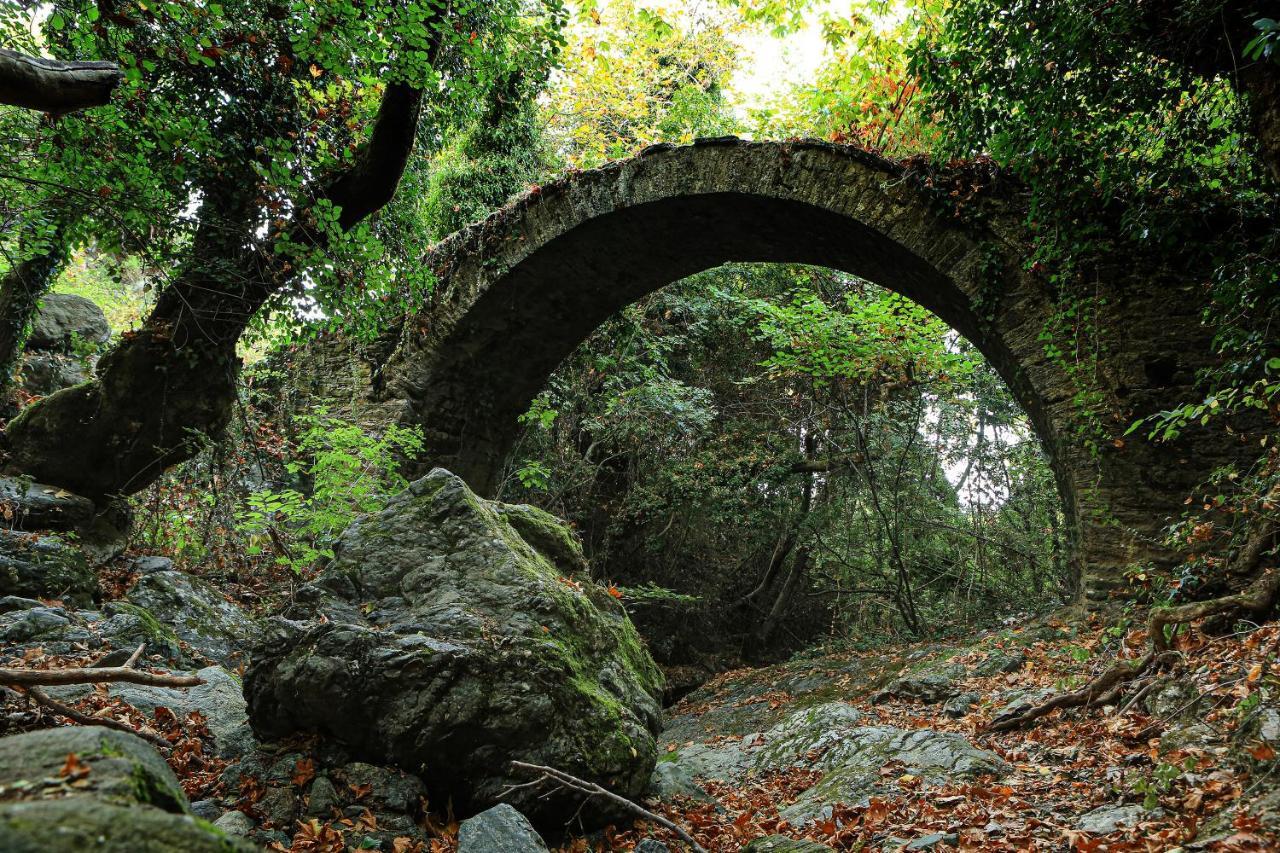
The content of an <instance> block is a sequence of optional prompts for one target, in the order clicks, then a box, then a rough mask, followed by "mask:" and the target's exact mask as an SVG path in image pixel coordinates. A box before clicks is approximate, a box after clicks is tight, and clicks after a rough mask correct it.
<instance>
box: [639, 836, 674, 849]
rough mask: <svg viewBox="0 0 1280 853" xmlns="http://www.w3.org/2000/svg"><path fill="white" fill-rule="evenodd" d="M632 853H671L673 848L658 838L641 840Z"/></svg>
mask: <svg viewBox="0 0 1280 853" xmlns="http://www.w3.org/2000/svg"><path fill="white" fill-rule="evenodd" d="M632 853H671V848H670V847H668V846H667V845H665V844H663V843H662V842H661V841H659V840H658V839H656V838H641V839H640V843H638V844H637V845H636V846H635V849H634V850H633V851H632Z"/></svg>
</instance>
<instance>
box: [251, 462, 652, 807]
mask: <svg viewBox="0 0 1280 853" xmlns="http://www.w3.org/2000/svg"><path fill="white" fill-rule="evenodd" d="M335 551H336V556H335V559H334V560H333V561H332V562H331V563H330V565H329V566H328V567H326V570H325V572H324V575H323V576H322V577H321V578H320V579H319V580H318V581H317V583H316V584H315V585H313V586H311V587H308V588H305V589H304V590H302V591H301V592H300V594H299V596H298V598H299V601H301V602H303V605H302V606H301V608H300V609H302V608H305V610H304V612H291V613H290V617H291V620H290V621H285V620H276V621H274V622H273V623H272V624H271V625H270V627H269V631H268V632H267V634H266V635H265V636H264V639H263V641H262V643H261V644H260V645H259V646H258V647H257V648H256V649H255V650H254V654H253V661H254V663H253V665H252V666H251V667H250V669H249V671H248V673H247V675H246V679H245V691H246V696H247V697H248V699H249V704H250V715H251V718H252V720H253V723H254V725H255V727H256V728H257V729H258V730H259V731H260V732H262V733H264V734H267V735H271V736H277V735H286V734H289V733H292V732H297V731H320V732H323V733H326V734H329V735H331V736H334V737H337V738H339V739H342V740H344V741H346V742H347V743H348V744H349V745H350V746H352V747H353V749H354V750H355V752H356V753H357V754H358V755H359V756H360V757H362V758H364V759H366V760H369V761H375V762H392V763H397V764H399V765H401V766H402V767H404V768H405V769H407V770H409V771H411V772H415V773H420V774H421V775H422V776H423V778H424V779H425V780H426V781H427V783H428V785H429V786H430V787H432V788H433V790H432V796H433V797H434V798H436V799H443V798H445V797H451V798H452V799H453V801H454V803H455V804H456V805H458V806H459V808H460V809H462V810H463V811H464V812H465V811H466V810H473V809H481V808H484V807H487V806H489V805H492V804H493V803H495V802H497V801H498V800H499V799H504V798H505V799H507V800H508V801H513V804H514V805H516V806H517V807H518V808H520V809H521V810H522V811H525V812H526V813H527V814H528V815H529V816H530V818H531V819H533V820H535V821H537V822H541V823H544V824H550V823H553V822H554V821H557V820H563V819H565V818H567V817H569V816H570V815H571V814H572V813H573V812H574V811H576V810H577V808H578V806H579V803H578V802H577V800H576V799H574V798H570V797H556V796H552V797H549V798H543V797H541V796H540V795H541V793H542V792H540V791H527V792H526V791H521V792H516V793H515V794H511V795H506V796H505V797H504V792H505V791H506V790H507V789H508V788H509V787H510V786H511V785H512V784H513V783H517V782H524V781H528V780H527V778H525V777H523V776H520V775H516V774H513V773H512V772H511V770H510V767H509V764H510V761H511V760H513V759H519V760H524V761H528V762H530V763H535V764H548V765H553V766H556V767H559V768H561V769H564V770H567V771H568V772H570V773H573V774H575V775H578V776H581V777H584V778H588V779H592V780H594V781H598V782H600V784H603V785H606V786H608V787H610V788H611V789H613V790H615V791H617V792H618V793H620V794H623V795H624V796H640V795H642V794H643V792H644V789H645V786H646V784H647V781H648V777H649V774H650V772H651V771H652V768H653V765H654V762H655V761H656V758H657V745H656V741H655V737H656V734H657V732H658V730H659V728H660V700H661V695H662V687H663V679H662V675H661V672H660V671H659V669H658V667H657V666H656V664H654V662H653V660H652V658H651V657H650V656H649V654H648V651H647V650H646V649H645V647H644V644H643V642H642V641H641V639H640V636H639V634H638V633H637V632H636V630H635V627H634V626H633V625H632V624H631V622H630V620H629V619H628V617H627V614H626V612H625V610H624V609H623V608H622V606H621V604H620V603H619V602H617V601H616V600H615V599H614V598H613V597H612V596H610V595H609V594H608V592H607V590H605V589H604V588H602V587H600V586H599V585H598V584H594V583H592V582H591V581H589V580H587V579H586V578H585V573H580V574H577V575H575V574H574V573H573V571H571V570H572V569H575V568H584V567H585V563H583V562H582V560H581V550H580V548H579V546H578V545H577V541H576V539H575V538H574V536H573V533H572V531H571V530H569V528H568V527H567V526H566V525H564V524H563V523H562V522H559V521H558V520H556V519H555V518H554V517H553V516H550V515H548V514H546V513H544V512H541V511H540V510H535V509H533V508H531V507H511V506H506V505H503V504H497V503H493V502H489V501H485V500H482V499H481V498H479V497H477V496H476V495H475V494H474V493H472V492H471V490H470V489H468V488H467V487H466V485H465V484H464V483H463V482H462V481H461V480H460V479H458V478H457V477H454V476H453V475H452V474H449V473H448V472H445V471H441V470H437V471H433V472H432V473H431V474H430V475H428V476H427V477H425V478H423V479H422V480H419V481H416V482H415V483H413V484H412V485H411V486H410V488H409V489H408V490H406V492H405V493H404V494H402V495H401V496H399V497H398V498H396V499H394V500H393V501H392V502H391V504H390V505H389V506H388V507H387V509H385V510H384V511H382V512H381V513H378V514H377V515H373V516H369V517H366V518H362V519H360V520H358V521H357V522H356V523H354V524H353V525H351V527H350V528H349V529H348V530H347V531H346V533H345V534H344V535H343V537H342V540H341V541H340V543H339V545H338V547H337V548H336V549H335ZM300 617H305V618H306V619H308V620H310V621H307V622H302V621H300ZM322 617H323V618H322ZM584 815H585V817H586V819H587V820H588V821H591V820H593V819H600V820H605V819H609V818H611V817H613V815H611V814H609V813H608V812H607V810H605V809H602V808H599V807H598V805H597V804H594V803H593V804H591V805H590V806H588V810H587V811H586V812H585V813H584Z"/></svg>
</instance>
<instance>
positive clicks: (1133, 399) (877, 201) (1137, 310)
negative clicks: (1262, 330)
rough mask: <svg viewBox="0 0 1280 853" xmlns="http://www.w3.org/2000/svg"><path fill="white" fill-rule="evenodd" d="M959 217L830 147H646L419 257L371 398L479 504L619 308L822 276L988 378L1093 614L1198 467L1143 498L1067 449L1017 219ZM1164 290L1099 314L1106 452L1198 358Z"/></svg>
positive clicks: (1140, 477)
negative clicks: (773, 269) (1046, 468)
mask: <svg viewBox="0 0 1280 853" xmlns="http://www.w3.org/2000/svg"><path fill="white" fill-rule="evenodd" d="M978 196H979V197H978V198H975V199H973V200H970V201H968V202H967V203H966V205H965V213H964V215H958V214H957V210H956V205H954V204H949V203H945V202H946V200H945V193H939V192H937V191H934V190H932V189H929V188H927V187H925V186H924V185H923V184H922V183H921V181H920V180H919V179H918V178H913V177H912V176H910V175H909V174H908V173H907V172H906V171H905V170H904V169H903V168H902V167H901V166H898V165H895V164H891V163H889V162H887V161H884V160H881V159H879V158H876V157H874V156H872V155H869V154H867V153H865V152H862V151H860V150H857V149H853V148H849V147H845V146H836V145H830V144H825V143H819V142H784V143H772V142H746V141H742V140H738V139H733V138H727V139H714V140H704V141H700V142H697V143H695V144H693V145H689V146H670V145H660V146H654V147H652V148H650V149H648V150H646V151H645V152H643V153H641V154H640V155H638V156H637V157H635V158H633V159H630V160H626V161H622V162H618V163H614V164H610V165H608V166H605V167H603V168H600V169H597V170H592V171H589V172H581V173H575V174H571V175H569V176H567V177H565V178H563V179H561V180H559V181H557V182H555V183H553V184H549V185H547V186H544V187H540V188H534V189H533V190H531V191H530V192H529V193H528V194H526V195H524V196H522V197H520V198H519V199H517V200H515V201H514V202H512V203H511V204H509V205H508V206H507V207H505V208H504V209H502V210H500V211H498V212H497V213H495V214H493V215H492V216H490V217H489V218H488V219H486V220H485V221H483V222H480V223H477V224H476V225H473V226H471V227H469V228H467V229H464V230H463V231H461V232H458V233H457V234H455V235H453V236H451V237H450V238H448V239H447V240H445V241H443V242H442V243H440V244H438V245H437V246H436V247H433V249H432V250H431V252H430V254H429V257H428V263H429V264H430V265H431V267H432V268H433V269H434V270H435V273H436V275H437V286H436V290H435V292H434V294H433V297H432V301H431V303H430V305H429V306H427V307H426V310H424V311H423V312H421V314H420V315H419V316H418V317H417V318H415V319H414V320H413V321H411V322H410V323H409V324H408V325H407V326H406V328H405V330H404V331H403V332H402V334H401V338H400V341H399V344H398V346H397V348H396V351H395V352H394V354H393V355H392V356H391V358H390V360H389V361H388V363H387V364H386V365H385V366H384V367H383V368H382V369H381V371H380V375H379V379H378V392H377V394H378V396H379V397H380V398H381V399H382V400H384V401H386V402H387V403H388V404H390V405H393V406H394V407H396V408H397V409H398V411H399V415H398V416H399V417H400V419H401V420H404V421H407V422H412V423H418V424H421V425H422V426H423V427H424V429H425V431H426V435H427V440H428V447H429V450H430V452H431V461H432V462H433V463H435V464H440V465H443V466H444V467H447V468H450V469H451V470H453V471H455V472H456V473H458V474H460V475H461V476H462V477H463V478H464V479H465V480H467V481H468V482H469V483H470V485H471V486H472V487H473V488H475V489H476V490H477V491H479V492H481V493H488V492H491V490H492V489H493V488H494V487H495V485H496V478H497V477H498V475H499V472H500V470H501V467H502V465H503V463H504V460H505V458H506V456H507V454H508V453H509V451H510V449H511V446H512V444H513V442H514V440H515V437H516V435H517V432H518V430H517V421H516V418H517V416H518V415H519V414H520V413H521V412H523V411H525V409H526V408H527V407H528V405H529V403H530V401H531V400H532V398H533V397H534V396H535V395H536V394H537V393H539V391H540V390H541V389H542V388H543V387H544V385H545V383H546V380H547V378H548V377H549V375H550V374H551V372H552V371H553V370H554V369H555V368H556V366H557V365H559V364H560V362H561V361H562V360H563V359H564V358H565V357H567V356H568V355H569V354H570V353H571V352H572V351H573V349H574V348H575V347H576V346H577V345H578V344H579V343H581V342H582V341H583V340H584V339H585V338H586V337H587V335H588V334H589V333H590V332H591V331H592V330H593V329H594V328H595V327H596V326H598V325H599V324H600V323H602V322H603V321H604V320H605V319H607V318H608V317H609V316H611V315H612V314H614V313H615V312H616V311H618V310H619V309H621V308H622V307H624V306H625V305H627V304H629V303H631V302H633V301H635V300H636V299H639V298H640V297H642V296H644V295H646V294H647V293H650V292H652V291H654V290H656V289H658V288H660V287H663V286H665V285H667V284H669V283H671V282H674V281H677V280H679V279H681V278H684V277H686V276H689V275H691V274H693V273H696V272H700V271H702V270H705V269H709V268H711V267H715V266H718V265H720V264H722V263H725V262H730V261H735V262H791V263H805V264H812V265H818V266H826V267H831V268H834V269H838V270H842V271H845V272H848V273H852V274H854V275H857V276H860V277H862V278H865V279H867V280H869V281H872V282H875V283H876V284H879V285H881V286H883V287H886V288H889V289H891V290H895V291H897V292H899V293H901V294H903V295H905V296H907V297H909V298H911V299H913V300H914V301H916V302H918V303H920V304H921V305H923V306H925V307H926V308H928V309H930V310H932V311H933V312H934V313H936V314H937V315H938V316H939V317H941V318H942V319H943V320H944V321H946V322H947V323H949V324H950V325H951V326H953V327H954V328H955V329H956V330H957V331H959V332H960V333H961V334H963V335H965V336H966V337H967V338H968V339H969V340H970V341H972V342H973V343H974V344H975V345H976V346H977V347H978V349H979V350H981V351H982V353H983V354H984V355H985V356H986V357H987V358H988V359H989V360H990V362H991V364H992V365H993V367H994V368H995V369H996V370H997V371H998V372H999V374H1000V375H1001V376H1002V377H1003V378H1004V380H1005V381H1006V383H1007V384H1008V385H1009V388H1010V389H1011V391H1012V392H1013V394H1014V396H1015V398H1016V399H1017V400H1018V401H1019V403H1020V404H1021V405H1022V407H1023V408H1024V409H1025V411H1026V412H1027V414H1028V416H1029V418H1030V421H1031V423H1032V425H1033V427H1034V429H1035V431H1036V433H1037V435H1038V436H1039V438H1040V440H1041V441H1042V442H1043V444H1044V446H1045V448H1046V450H1047V452H1048V455H1049V457H1050V460H1051V462H1052V465H1053V468H1054V472H1055V475H1056V479H1057V482H1058V487H1059V491H1060V493H1061V495H1062V498H1063V503H1064V507H1065V510H1066V513H1067V516H1068V521H1069V523H1070V525H1071V528H1072V530H1073V532H1074V534H1073V539H1074V543H1075V545H1074V562H1075V564H1076V566H1077V568H1078V569H1079V570H1080V571H1081V574H1082V576H1083V580H1084V587H1085V588H1086V589H1087V591H1088V592H1089V593H1090V595H1091V596H1093V597H1099V596H1102V595H1104V594H1105V592H1106V591H1107V589H1108V588H1109V587H1110V586H1113V585H1114V584H1115V583H1116V581H1117V580H1118V578H1119V577H1120V570H1121V569H1122V568H1123V567H1124V566H1125V565H1127V564H1130V563H1133V562H1138V561H1143V560H1147V559H1152V558H1157V559H1158V558H1160V557H1161V556H1162V552H1161V551H1160V549H1159V548H1158V547H1157V545H1156V544H1155V540H1156V538H1157V532H1158V529H1159V526H1160V525H1162V524H1163V523H1164V520H1165V518H1166V517H1167V516H1168V515H1170V514H1174V513H1176V512H1177V511H1178V509H1180V507H1179V506H1178V504H1180V498H1181V496H1182V494H1183V489H1185V487H1186V486H1187V485H1188V484H1193V483H1194V482H1195V480H1196V476H1197V475H1198V474H1199V473H1202V472H1201V470H1200V469H1201V468H1203V466H1201V465H1194V466H1183V467H1180V468H1179V467H1178V466H1174V468H1175V469H1176V470H1175V471H1174V474H1175V475H1176V476H1174V477H1173V478H1172V479H1167V481H1162V480H1160V476H1159V473H1158V470H1157V469H1158V468H1159V466H1153V465H1151V464H1150V454H1151V453H1152V452H1153V451H1151V449H1150V448H1145V447H1143V448H1139V447H1138V446H1137V443H1135V445H1134V447H1133V448H1131V449H1130V450H1129V451H1127V452H1119V448H1118V447H1117V448H1115V451H1114V452H1113V450H1112V448H1108V449H1106V450H1104V451H1101V456H1099V451H1097V450H1096V449H1094V450H1092V451H1089V450H1087V449H1086V448H1085V447H1083V446H1081V442H1080V441H1079V440H1078V438H1077V437H1076V432H1077V423H1076V421H1077V420H1078V412H1077V409H1076V404H1075V403H1074V402H1073V401H1072V397H1073V396H1074V387H1075V386H1073V380H1072V378H1071V377H1070V376H1069V375H1068V374H1067V371H1066V370H1065V369H1064V367H1063V366H1062V365H1061V362H1060V361H1055V360H1054V359H1050V358H1048V357H1047V356H1046V355H1045V348H1044V342H1043V341H1042V340H1041V338H1040V334H1041V331H1042V330H1043V329H1044V328H1045V325H1046V322H1047V320H1048V319H1049V317H1050V316H1051V312H1052V311H1053V307H1052V303H1051V300H1050V299H1049V298H1048V294H1047V288H1046V285H1045V284H1044V283H1043V282H1042V281H1040V280H1039V279H1038V278H1037V277H1035V276H1033V275H1031V274H1029V273H1027V272H1026V271H1024V270H1023V269H1022V266H1023V264H1022V261H1021V259H1022V257H1024V255H1025V248H1026V247H1025V243H1024V241H1023V231H1022V228H1021V222H1022V219H1023V217H1022V214H1021V213H1020V212H1019V210H1018V202H1017V199H1016V198H1003V199H1002V198H1000V197H998V194H995V193H986V194H978ZM983 196H985V197H983ZM1121 278H1123V276H1122V277H1121ZM1169 287H1176V288H1181V289H1182V291H1184V294H1183V295H1187V296H1190V294H1191V292H1192V291H1194V290H1196V289H1195V288H1192V287H1187V286H1185V285H1182V284H1179V283H1176V282H1173V283H1171V282H1168V281H1158V280H1156V279H1155V278H1153V279H1152V280H1150V281H1144V282H1138V283H1135V282H1134V281H1132V280H1128V279H1125V280H1124V281H1123V282H1119V283H1117V284H1116V286H1115V291H1116V296H1115V299H1113V300H1108V302H1107V303H1106V304H1107V305H1108V306H1109V307H1108V310H1110V311H1114V312H1116V316H1115V317H1114V318H1113V319H1114V322H1115V326H1116V328H1117V329H1120V328H1121V327H1122V326H1123V325H1124V324H1125V323H1126V322H1128V323H1130V324H1131V326H1132V328H1130V329H1127V330H1125V331H1124V332H1123V333H1122V334H1116V335H1114V336H1113V338H1112V339H1113V341H1114V343H1116V344H1117V345H1118V349H1116V350H1115V351H1114V352H1110V351H1109V353H1108V357H1107V360H1106V362H1105V363H1104V364H1103V370H1102V374H1103V375H1102V376H1100V377H1095V379H1096V380H1097V382H1098V384H1099V387H1100V388H1102V392H1103V393H1104V394H1105V396H1106V398H1107V400H1108V402H1109V404H1110V405H1112V406H1113V408H1114V411H1115V417H1114V421H1115V423H1114V424H1110V425H1109V426H1118V429H1117V432H1116V434H1117V435H1118V434H1119V433H1120V432H1122V431H1123V427H1124V426H1127V424H1128V423H1129V422H1131V420H1132V416H1133V414H1134V412H1135V411H1140V412H1141V413H1146V412H1149V411H1154V410H1156V409H1157V408H1159V407H1161V406H1162V404H1165V403H1167V402H1169V401H1172V400H1174V399H1176V398H1177V397H1178V396H1179V395H1182V394H1184V393H1186V392H1187V391H1188V387H1189V384H1190V382H1191V381H1192V376H1193V374H1194V371H1195V368H1196V367H1198V366H1200V364H1201V361H1198V360H1197V359H1201V360H1202V359H1203V357H1207V353H1208V351H1209V347H1208V345H1207V343H1208V341H1207V337H1206V333H1205V331H1204V330H1203V329H1202V328H1200V324H1199V322H1198V308H1197V307H1196V304H1194V303H1193V302H1185V303H1183V302H1178V301H1177V300H1175V301H1173V302H1172V303H1171V302H1170V301H1169V298H1168V297H1169V293H1168V288H1169ZM1104 322H1105V323H1106V324H1108V325H1109V324H1110V323H1111V322H1112V320H1106V321H1104ZM1198 353H1204V354H1206V355H1205V356H1203V357H1202V356H1199V355H1196V354H1198ZM1166 467H1167V466H1166ZM1193 469H1194V470H1193ZM1205 470H1207V469H1205Z"/></svg>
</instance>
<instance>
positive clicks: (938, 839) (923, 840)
mask: <svg viewBox="0 0 1280 853" xmlns="http://www.w3.org/2000/svg"><path fill="white" fill-rule="evenodd" d="M959 840H960V836H959V835H957V834H956V833H954V832H934V833H930V834H929V835H923V836H921V837H919V838H917V839H915V840H914V841H908V842H907V844H906V846H904V847H903V848H902V849H903V850H932V849H933V848H935V847H937V846H938V845H939V844H956V843H957V842H958V841H959Z"/></svg>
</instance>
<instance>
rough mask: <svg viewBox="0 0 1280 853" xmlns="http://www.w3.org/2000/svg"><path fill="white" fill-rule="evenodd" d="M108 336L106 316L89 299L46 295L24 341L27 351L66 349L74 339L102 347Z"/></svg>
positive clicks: (65, 294)
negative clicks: (28, 335) (29, 333)
mask: <svg viewBox="0 0 1280 853" xmlns="http://www.w3.org/2000/svg"><path fill="white" fill-rule="evenodd" d="M110 337H111V327H110V326H109V325H107V316H106V315H105V314H103V313H102V309H101V308H99V307H98V306H97V304H95V303H94V302H93V301H92V300H89V299H85V298H84V297H83V296H76V295H74V294H71V293H47V294H45V295H44V297H43V298H41V300H40V310H39V311H37V312H36V317H35V320H34V322H33V323H32V325H31V335H30V337H28V338H27V348H28V349H65V348H67V347H69V346H71V343H72V341H73V340H74V339H75V338H79V339H80V340H81V341H85V342H87V343H92V344H104V343H106V342H107V340H108V339H110Z"/></svg>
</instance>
